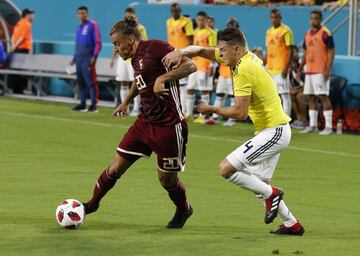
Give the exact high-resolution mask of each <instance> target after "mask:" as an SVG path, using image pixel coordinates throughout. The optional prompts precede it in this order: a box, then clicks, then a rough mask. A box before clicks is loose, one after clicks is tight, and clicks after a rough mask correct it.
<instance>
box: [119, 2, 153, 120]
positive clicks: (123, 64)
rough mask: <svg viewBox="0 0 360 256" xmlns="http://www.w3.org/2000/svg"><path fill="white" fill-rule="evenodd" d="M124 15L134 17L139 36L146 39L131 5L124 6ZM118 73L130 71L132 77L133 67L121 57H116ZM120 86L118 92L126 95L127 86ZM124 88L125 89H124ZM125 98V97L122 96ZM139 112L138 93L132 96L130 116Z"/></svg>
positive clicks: (144, 29) (144, 31)
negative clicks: (132, 103) (132, 102)
mask: <svg viewBox="0 0 360 256" xmlns="http://www.w3.org/2000/svg"><path fill="white" fill-rule="evenodd" d="M125 17H133V18H135V20H136V21H137V24H138V25H137V29H138V30H139V31H140V34H141V37H142V40H148V35H147V32H146V28H145V26H144V25H142V24H141V23H139V22H138V20H139V19H138V17H137V16H136V12H135V9H134V8H132V7H128V8H126V10H125V15H124V18H125ZM117 72H118V74H119V73H120V72H127V73H128V74H129V72H131V73H132V74H131V75H129V76H130V78H132V79H133V77H132V76H133V72H134V71H133V68H132V66H131V63H129V62H128V63H126V62H125V61H124V60H123V59H121V58H120V57H119V58H118V71H117ZM121 88H122V90H123V91H122V92H121V90H120V94H121V95H125V97H126V95H127V93H128V87H127V89H126V87H125V86H122V87H121ZM125 90H126V91H125ZM121 97H124V96H121ZM124 99H125V98H124ZM139 114H140V96H139V95H138V96H136V97H135V98H134V105H133V109H132V111H131V112H130V116H134V117H136V116H138V115H139Z"/></svg>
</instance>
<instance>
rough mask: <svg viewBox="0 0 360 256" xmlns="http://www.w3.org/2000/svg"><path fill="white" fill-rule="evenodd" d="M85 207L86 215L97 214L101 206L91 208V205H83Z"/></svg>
mask: <svg viewBox="0 0 360 256" xmlns="http://www.w3.org/2000/svg"><path fill="white" fill-rule="evenodd" d="M83 206H84V209H85V213H86V214H90V213H93V212H96V211H97V209H99V206H100V204H97V205H95V207H93V208H89V203H83Z"/></svg>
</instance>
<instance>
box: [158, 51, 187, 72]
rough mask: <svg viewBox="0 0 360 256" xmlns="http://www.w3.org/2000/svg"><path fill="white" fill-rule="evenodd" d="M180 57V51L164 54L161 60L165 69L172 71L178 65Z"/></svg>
mask: <svg viewBox="0 0 360 256" xmlns="http://www.w3.org/2000/svg"><path fill="white" fill-rule="evenodd" d="M182 57H183V56H182V53H181V50H175V51H172V52H169V53H168V54H166V55H165V57H164V58H163V59H162V63H163V64H164V65H165V66H166V67H168V68H172V69H174V68H177V67H178V66H179V65H180V63H181V60H182Z"/></svg>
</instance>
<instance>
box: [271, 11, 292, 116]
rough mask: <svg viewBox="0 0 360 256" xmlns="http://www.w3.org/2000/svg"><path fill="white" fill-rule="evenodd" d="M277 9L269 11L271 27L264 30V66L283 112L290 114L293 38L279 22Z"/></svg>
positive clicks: (287, 29)
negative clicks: (273, 84)
mask: <svg viewBox="0 0 360 256" xmlns="http://www.w3.org/2000/svg"><path fill="white" fill-rule="evenodd" d="M281 19H282V17H281V13H280V11H279V10H278V9H273V10H271V12H270V20H271V24H272V26H271V28H269V29H268V30H267V31H266V67H267V68H268V70H269V71H270V73H271V74H272V76H273V78H274V80H275V82H276V86H277V91H278V94H279V96H280V98H281V101H282V106H283V109H284V112H285V113H286V114H287V115H288V116H291V98H290V81H289V68H290V64H291V60H292V55H293V47H294V38H293V33H292V31H291V29H290V28H289V27H288V26H286V25H285V24H283V23H282V22H281Z"/></svg>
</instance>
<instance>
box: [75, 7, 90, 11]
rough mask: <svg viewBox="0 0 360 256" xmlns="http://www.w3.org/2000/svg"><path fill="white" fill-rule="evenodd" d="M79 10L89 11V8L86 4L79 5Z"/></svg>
mask: <svg viewBox="0 0 360 256" xmlns="http://www.w3.org/2000/svg"><path fill="white" fill-rule="evenodd" d="M77 10H78V11H86V12H89V10H88V8H87V7H86V6H79V7H78V8H77Z"/></svg>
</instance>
